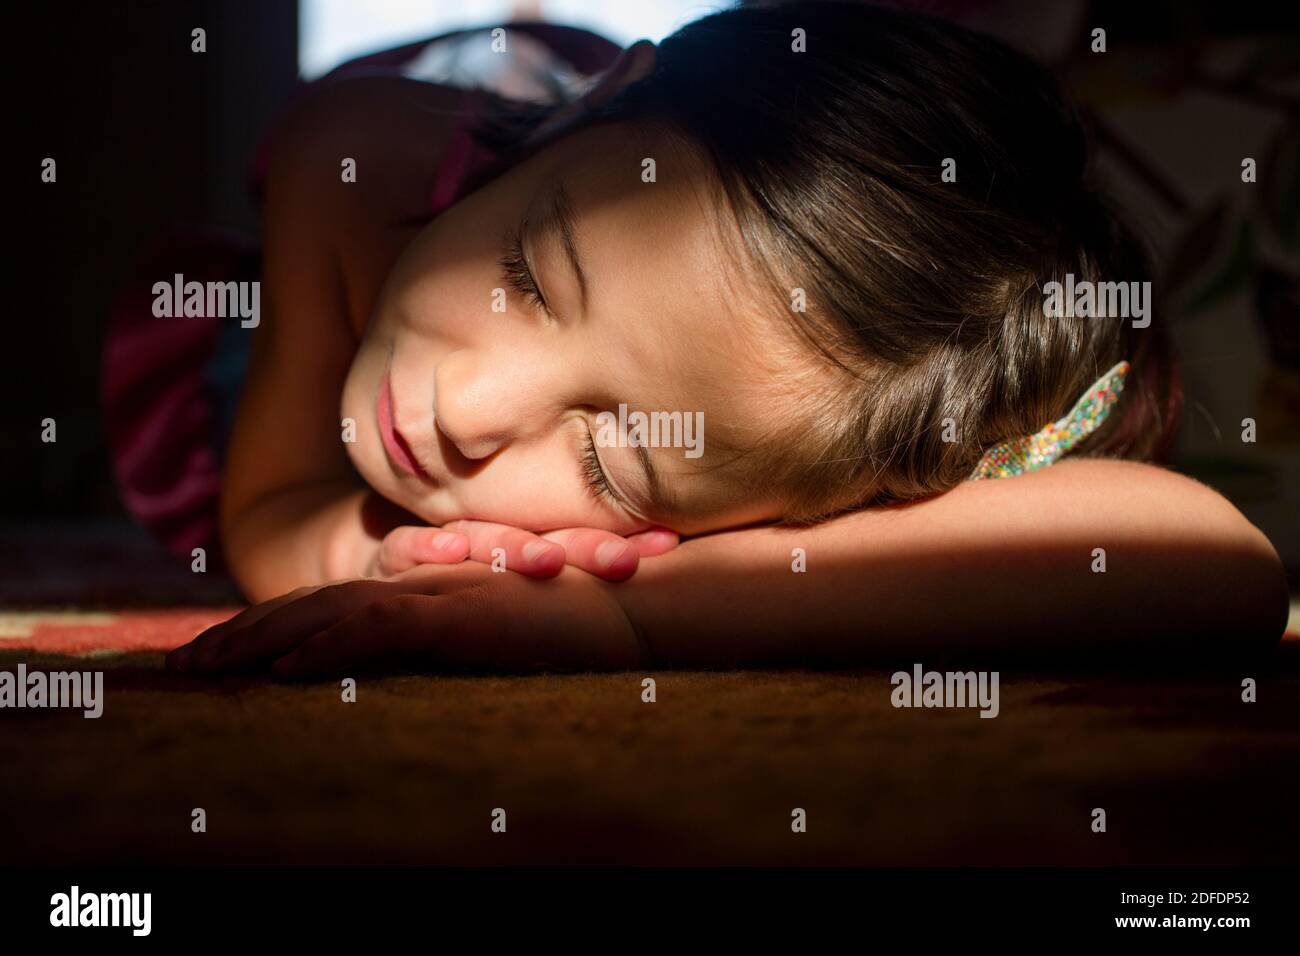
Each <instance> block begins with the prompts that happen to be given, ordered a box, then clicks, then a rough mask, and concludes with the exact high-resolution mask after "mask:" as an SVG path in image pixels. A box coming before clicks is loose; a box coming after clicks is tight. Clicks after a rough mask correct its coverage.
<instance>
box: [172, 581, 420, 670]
mask: <svg viewBox="0 0 1300 956" xmlns="http://www.w3.org/2000/svg"><path fill="white" fill-rule="evenodd" d="M396 587H398V585H395V584H392V583H389V582H386V581H371V580H361V581H347V582H344V583H342V584H333V585H326V586H325V587H322V588H317V589H315V590H314V591H312V592H310V593H309V594H306V595H304V596H302V597H300V598H299V599H298V600H295V601H290V602H287V603H284V604H281V605H279V606H278V607H276V608H275V609H273V610H272V611H270V612H269V613H267V614H265V615H263V616H262V617H260V618H258V619H257V620H256V621H253V622H252V623H251V624H249V625H248V626H247V627H241V628H238V629H235V630H229V631H227V632H225V633H224V634H221V635H217V636H215V637H207V636H206V635H200V637H199V640H198V641H197V642H196V645H195V648H194V651H193V653H192V654H191V655H189V656H188V658H187V659H186V660H185V661H184V662H183V664H182V669H183V670H185V671H186V672H189V673H199V674H211V673H219V672H229V671H237V670H243V669H246V668H249V667H251V666H253V665H255V664H261V663H264V662H266V661H270V660H274V659H275V658H277V657H281V656H283V655H284V654H287V653H289V652H290V651H292V650H293V649H294V648H295V647H297V646H298V644H300V643H301V642H302V641H304V640H306V639H307V638H308V637H310V636H311V635H313V634H316V633H318V632H319V631H322V630H324V629H325V628H327V627H329V626H330V625H331V624H333V623H334V622H336V621H338V620H340V619H341V618H343V617H346V616H347V615H348V614H350V613H352V612H353V611H355V610H356V609H357V608H359V607H364V606H365V605H367V604H370V603H373V602H375V601H378V600H380V599H381V598H383V597H386V596H388V595H390V594H391V593H392V591H393V589H394V588H396ZM205 638H206V639H205Z"/></svg>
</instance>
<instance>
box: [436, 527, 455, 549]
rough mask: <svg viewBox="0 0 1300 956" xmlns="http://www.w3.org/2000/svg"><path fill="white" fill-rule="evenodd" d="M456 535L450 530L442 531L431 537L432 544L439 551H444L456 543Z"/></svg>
mask: <svg viewBox="0 0 1300 956" xmlns="http://www.w3.org/2000/svg"><path fill="white" fill-rule="evenodd" d="M456 540H457V537H456V535H454V534H452V533H451V532H450V531H444V532H443V533H442V534H440V535H437V536H436V537H435V538H434V539H433V546H434V547H435V548H437V549H438V550H439V551H446V550H448V549H450V548H451V546H452V545H454V544H455V543H456Z"/></svg>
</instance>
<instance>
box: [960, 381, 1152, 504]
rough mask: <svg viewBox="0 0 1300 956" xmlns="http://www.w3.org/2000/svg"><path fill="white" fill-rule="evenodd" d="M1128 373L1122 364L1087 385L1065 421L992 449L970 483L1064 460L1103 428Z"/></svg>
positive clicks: (977, 466)
mask: <svg viewBox="0 0 1300 956" xmlns="http://www.w3.org/2000/svg"><path fill="white" fill-rule="evenodd" d="M1128 372H1129V364H1128V362H1120V363H1119V364H1118V365H1116V366H1115V367H1114V368H1112V369H1111V370H1110V371H1109V372H1107V373H1106V374H1105V375H1103V376H1102V377H1101V378H1099V379H1097V381H1095V382H1093V383H1092V384H1091V385H1090V386H1088V390H1087V391H1086V392H1084V393H1083V396H1082V397H1081V398H1080V399H1079V400H1078V401H1077V402H1075V404H1074V408H1072V409H1070V413H1069V414H1068V415H1066V416H1065V417H1064V418H1062V419H1060V420H1059V421H1056V422H1053V423H1052V424H1050V425H1048V426H1047V427H1046V428H1044V429H1043V430H1042V431H1040V432H1037V433H1036V434H1033V435H1029V436H1028V437H1026V438H1017V439H1015V440H1014V441H1009V442H1004V443H1003V444H1001V445H997V446H995V447H993V448H990V449H989V450H988V451H987V452H985V453H984V457H983V458H981V459H980V462H979V464H978V465H976V466H975V470H974V471H973V472H971V476H970V478H969V479H968V480H969V481H979V480H980V479H982V478H1010V477H1012V476H1013V475H1023V474H1024V473H1025V472H1027V471H1036V470H1037V469H1039V468H1043V467H1045V466H1046V465H1050V464H1051V463H1052V462H1054V461H1056V460H1058V459H1059V458H1062V457H1064V456H1065V455H1066V454H1068V453H1069V452H1070V450H1071V449H1072V448H1074V447H1075V446H1076V445H1078V444H1079V443H1080V442H1082V441H1083V440H1084V439H1085V438H1087V437H1088V436H1089V435H1091V434H1092V433H1093V432H1095V431H1096V430H1097V429H1098V428H1100V427H1101V424H1102V422H1104V421H1105V420H1106V416H1107V415H1109V414H1110V410H1111V408H1112V407H1113V406H1114V404H1115V402H1116V401H1118V400H1119V395H1120V392H1122V391H1123V390H1124V377H1125V376H1126V375H1128Z"/></svg>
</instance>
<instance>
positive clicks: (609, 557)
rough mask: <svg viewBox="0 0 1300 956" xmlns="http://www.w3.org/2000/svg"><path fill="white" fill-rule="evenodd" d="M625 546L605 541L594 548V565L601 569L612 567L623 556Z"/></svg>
mask: <svg viewBox="0 0 1300 956" xmlns="http://www.w3.org/2000/svg"><path fill="white" fill-rule="evenodd" d="M625 550H626V546H624V545H622V544H619V543H618V542H617V541H606V542H605V543H604V544H602V545H600V546H599V547H597V548H596V563H597V564H599V565H600V566H601V567H602V568H608V567H611V566H613V564H614V562H615V561H617V560H618V559H619V558H620V557H622V556H623V552H624V551H625Z"/></svg>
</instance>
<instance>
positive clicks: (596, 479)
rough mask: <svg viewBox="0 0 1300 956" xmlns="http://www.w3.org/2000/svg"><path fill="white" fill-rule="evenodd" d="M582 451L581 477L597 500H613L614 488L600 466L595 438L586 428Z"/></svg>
mask: <svg viewBox="0 0 1300 956" xmlns="http://www.w3.org/2000/svg"><path fill="white" fill-rule="evenodd" d="M585 446H586V447H585V448H584V449H583V452H582V479H583V482H584V483H585V484H586V486H587V490H588V491H590V492H591V496H592V497H593V498H595V499H596V500H597V501H604V500H606V499H608V500H610V501H613V500H614V489H613V487H612V486H611V485H610V483H609V478H608V476H606V474H605V469H603V468H601V467H600V456H599V455H597V454H596V439H595V437H594V436H593V435H592V434H591V430H590V429H588V430H587V440H586V442H585Z"/></svg>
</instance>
